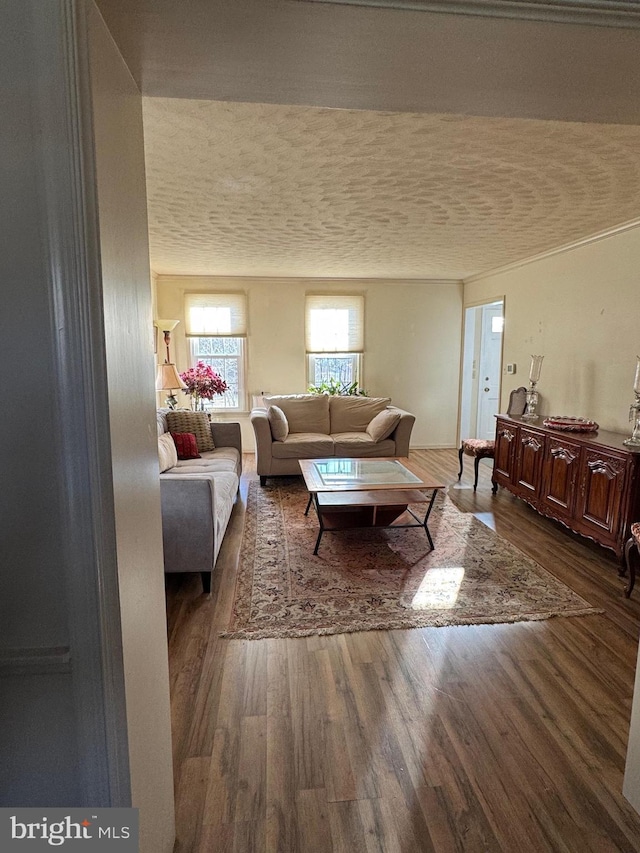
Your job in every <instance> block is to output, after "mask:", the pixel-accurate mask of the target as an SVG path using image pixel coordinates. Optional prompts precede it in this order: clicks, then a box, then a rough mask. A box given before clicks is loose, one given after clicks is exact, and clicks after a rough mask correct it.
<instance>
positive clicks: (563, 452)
mask: <svg viewBox="0 0 640 853" xmlns="http://www.w3.org/2000/svg"><path fill="white" fill-rule="evenodd" d="M551 455H552V456H553V458H554V459H562V461H563V462H566V463H567V465H571V463H572V462H575V460H576V455H575V453H571V451H570V450H567V448H566V447H552V448H551Z"/></svg>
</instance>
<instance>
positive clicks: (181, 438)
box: [171, 432, 200, 459]
mask: <svg viewBox="0 0 640 853" xmlns="http://www.w3.org/2000/svg"><path fill="white" fill-rule="evenodd" d="M171 436H172V437H173V440H174V441H175V443H176V450H177V451H178V459H200V454H199V453H198V443H197V442H196V437H195V435H194V434H193V433H192V432H172V433H171Z"/></svg>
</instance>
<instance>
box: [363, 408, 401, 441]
mask: <svg viewBox="0 0 640 853" xmlns="http://www.w3.org/2000/svg"><path fill="white" fill-rule="evenodd" d="M400 417H401V415H400V412H393V411H391V410H390V409H386V410H385V411H384V412H380V413H379V414H377V415H376V416H375V418H373V420H372V421H371V422H370V423H369V426H368V427H367V433H368V435H370V436H371V438H372V439H373V440H374V441H383V440H384V439H385V438H389V436H390V435H391V433H392V432H393V431H394V429H395V428H396V427H397V426H398V424H399V423H400Z"/></svg>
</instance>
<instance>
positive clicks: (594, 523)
mask: <svg viewBox="0 0 640 853" xmlns="http://www.w3.org/2000/svg"><path fill="white" fill-rule="evenodd" d="M626 467H627V465H626V459H625V458H624V457H621V456H618V455H616V454H613V453H609V452H606V451H602V450H592V449H590V448H585V450H584V453H583V460H582V465H581V468H582V471H581V483H580V501H579V506H578V513H577V517H578V521H579V524H580V527H581V530H583V531H584V532H585V533H586V535H587V536H591V535H596V536H597V538H598V541H600V542H602V543H603V544H606V543H607V542H611V543H612V544H614V543H615V541H616V538H617V535H618V527H619V526H620V523H621V517H620V505H621V503H622V495H623V490H624V486H625V480H626V476H625V475H626Z"/></svg>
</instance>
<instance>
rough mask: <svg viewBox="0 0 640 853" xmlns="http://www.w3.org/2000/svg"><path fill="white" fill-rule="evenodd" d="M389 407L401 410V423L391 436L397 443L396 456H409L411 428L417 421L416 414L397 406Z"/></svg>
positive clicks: (389, 407) (392, 409)
mask: <svg viewBox="0 0 640 853" xmlns="http://www.w3.org/2000/svg"><path fill="white" fill-rule="evenodd" d="M387 408H388V409H389V410H391V411H392V412H400V423H399V424H398V426H397V427H396V428H395V429H394V431H393V432H392V433H391V435H390V436H389V438H392V439H393V440H394V441H395V443H396V456H408V455H409V441H410V439H411V430H412V429H413V425H414V423H415V422H416V416H415V415H412V414H411V413H410V412H405V410H404V409H399V408H398V407H397V406H387Z"/></svg>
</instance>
